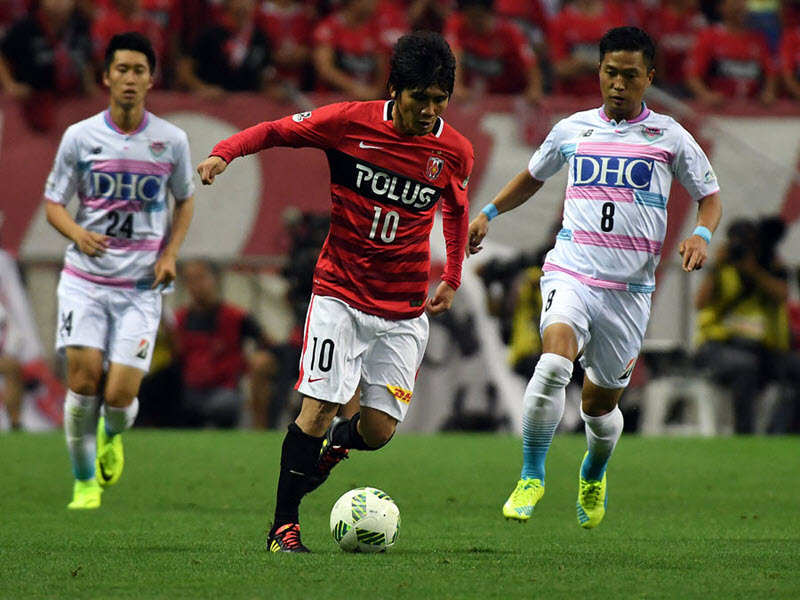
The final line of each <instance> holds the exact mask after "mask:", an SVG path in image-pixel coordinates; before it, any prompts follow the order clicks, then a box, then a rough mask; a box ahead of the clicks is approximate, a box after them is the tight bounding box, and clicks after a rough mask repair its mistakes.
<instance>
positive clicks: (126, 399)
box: [103, 388, 136, 408]
mask: <svg viewBox="0 0 800 600" xmlns="http://www.w3.org/2000/svg"><path fill="white" fill-rule="evenodd" d="M134 398H136V393H135V392H131V391H130V390H126V389H122V388H108V389H106V392H105V394H104V395H103V401H104V402H105V403H106V404H108V405H109V406H113V407H114V408H125V407H126V406H130V404H131V403H132V402H133V399H134Z"/></svg>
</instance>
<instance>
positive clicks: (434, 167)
mask: <svg viewBox="0 0 800 600" xmlns="http://www.w3.org/2000/svg"><path fill="white" fill-rule="evenodd" d="M443 168H444V159H443V158H439V157H438V156H431V157H430V158H428V167H427V169H426V170H425V176H426V177H427V178H428V179H430V180H431V181H436V179H437V178H438V177H439V174H440V173H441V172H442V169H443Z"/></svg>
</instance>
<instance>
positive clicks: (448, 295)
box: [425, 281, 456, 315]
mask: <svg viewBox="0 0 800 600" xmlns="http://www.w3.org/2000/svg"><path fill="white" fill-rule="evenodd" d="M455 295H456V291H455V290H454V289H453V288H452V287H450V285H449V284H447V283H445V282H444V281H443V282H441V283H440V284H439V286H438V287H437V288H436V293H435V294H434V295H433V298H428V301H427V302H426V303H425V310H426V311H427V312H428V314H429V315H438V314H440V313H443V312H444V311H446V310H450V307H451V306H453V298H454V297H455Z"/></svg>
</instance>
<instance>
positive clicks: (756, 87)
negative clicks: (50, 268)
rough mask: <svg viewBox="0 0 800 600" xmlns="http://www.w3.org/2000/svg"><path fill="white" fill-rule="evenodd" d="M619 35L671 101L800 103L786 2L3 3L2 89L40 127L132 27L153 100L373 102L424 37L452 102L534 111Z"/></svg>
mask: <svg viewBox="0 0 800 600" xmlns="http://www.w3.org/2000/svg"><path fill="white" fill-rule="evenodd" d="M626 24H627V25H638V26H641V27H642V28H644V29H645V30H647V31H648V32H649V33H650V34H651V35H652V36H653V37H654V39H655V40H656V42H657V44H658V47H659V52H658V63H657V65H656V68H657V72H658V83H659V85H660V86H661V87H662V88H664V89H666V90H668V91H669V92H671V93H673V94H676V95H678V96H693V97H695V98H696V99H698V100H699V101H701V102H702V103H704V104H706V105H709V106H718V105H720V104H722V103H723V102H725V100H726V99H731V98H749V99H757V100H758V101H761V102H765V103H770V102H773V101H774V100H775V99H776V98H778V97H786V98H794V99H800V78H799V77H800V2H798V1H797V0H704V1H701V0H570V1H561V0H265V1H263V2H262V1H259V0H3V1H2V2H0V40H1V42H0V87H2V90H3V92H4V93H5V94H8V95H10V96H12V97H14V98H16V99H18V100H20V101H22V102H24V103H25V104H26V106H28V108H29V109H28V110H27V112H26V114H27V115H28V117H29V119H30V122H31V124H32V125H33V126H34V127H40V128H41V127H45V126H46V123H47V120H46V119H44V118H43V117H42V115H43V114H46V112H47V110H46V109H47V105H48V103H52V102H54V98H56V97H58V98H61V97H63V96H69V95H81V94H84V95H87V94H88V95H91V94H97V93H100V89H99V81H100V70H101V63H102V53H103V51H104V49H105V46H106V44H107V42H108V41H109V39H110V38H111V36H112V35H114V34H116V33H120V32H123V31H130V30H133V31H138V32H140V33H142V34H144V35H146V36H147V37H148V38H150V40H151V41H152V42H153V45H154V47H155V48H156V51H157V55H158V59H159V65H160V66H159V68H158V74H157V87H158V88H161V89H168V90H188V91H190V92H192V93H195V94H198V95H199V96H201V97H203V98H205V99H212V100H219V99H221V98H223V97H224V96H225V95H226V94H229V93H233V92H237V91H250V92H255V91H257V92H263V93H265V94H268V95H269V96H271V97H273V98H278V99H284V100H292V101H294V102H296V103H297V102H298V98H299V97H301V96H302V94H304V93H307V92H310V91H318V92H319V91H338V92H342V93H343V94H344V95H345V96H347V97H348V98H351V99H358V100H367V99H377V98H381V97H384V96H385V95H386V89H385V80H386V69H387V62H388V57H389V55H390V53H391V48H392V45H393V44H394V42H395V41H396V40H397V38H398V37H399V36H400V35H402V34H403V33H404V32H406V31H408V30H410V29H420V28H424V29H432V30H436V31H440V32H442V33H443V34H444V35H445V36H446V37H447V39H448V40H449V42H450V44H451V45H452V47H453V49H454V51H455V53H456V55H457V57H458V61H459V65H460V69H459V71H458V73H459V77H458V81H457V86H456V93H455V97H456V98H459V97H462V98H464V97H469V96H474V95H476V94H478V95H479V94H483V93H490V94H517V95H521V96H522V97H524V98H525V99H526V100H527V101H529V102H531V103H537V102H538V101H539V100H540V99H541V97H542V96H543V95H547V94H551V93H554V94H575V95H585V94H593V93H594V92H595V85H596V70H597V42H598V41H599V39H600V37H601V36H602V35H603V33H604V32H605V31H607V30H608V29H609V28H611V27H615V26H618V25H626Z"/></svg>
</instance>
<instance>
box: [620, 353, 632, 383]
mask: <svg viewBox="0 0 800 600" xmlns="http://www.w3.org/2000/svg"><path fill="white" fill-rule="evenodd" d="M635 365H636V359H635V358H632V359H630V360H629V361H628V366H627V367H625V370H624V371H623V372H622V375H620V376H619V378H620V379H627V378H628V377H630V376H631V373H633V367H634V366H635Z"/></svg>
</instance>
